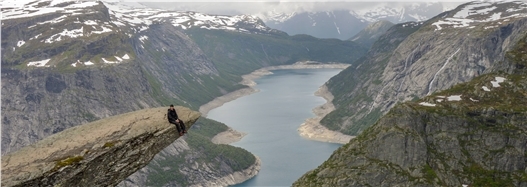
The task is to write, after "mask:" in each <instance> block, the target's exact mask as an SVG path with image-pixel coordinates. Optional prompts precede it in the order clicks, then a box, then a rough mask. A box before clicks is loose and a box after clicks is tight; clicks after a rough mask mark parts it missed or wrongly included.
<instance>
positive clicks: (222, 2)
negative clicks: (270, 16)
mask: <svg viewBox="0 0 527 187" xmlns="http://www.w3.org/2000/svg"><path fill="white" fill-rule="evenodd" d="M122 1H124V2H139V3H141V4H143V5H146V6H149V7H153V8H161V9H170V10H179V11H196V12H203V13H209V14H221V15H235V14H253V15H254V14H260V13H263V12H269V11H273V12H280V13H291V12H297V13H300V12H307V11H309V12H313V11H333V10H355V11H360V10H365V9H371V8H372V7H376V6H379V5H381V4H389V5H390V6H395V7H398V6H400V5H402V4H408V3H427V2H428V3H433V2H438V1H437V0H436V1H432V0H405V1H396V0H382V1H381V0H373V1H364V0H280V1H278V0H260V1H247V0H228V1H226V0H137V1H136V0H122ZM441 2H442V3H443V4H445V5H447V6H448V7H452V6H454V7H455V6H457V5H459V4H461V3H464V2H466V1H460V0H444V1H441Z"/></svg>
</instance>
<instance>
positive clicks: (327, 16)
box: [257, 2, 449, 40]
mask: <svg viewBox="0 0 527 187" xmlns="http://www.w3.org/2000/svg"><path fill="white" fill-rule="evenodd" d="M345 6H349V7H342V9H341V10H335V11H320V12H292V13H283V12H279V11H276V10H272V11H268V12H264V13H261V14H258V15H257V16H258V17H260V18H261V19H262V20H263V21H264V22H265V24H266V25H267V26H268V27H271V28H274V29H278V30H281V31H284V32H286V33H288V34H290V35H295V34H308V35H312V36H315V37H318V38H338V39H341V40H346V39H349V38H351V37H352V36H354V35H355V34H357V33H359V32H360V31H361V30H362V29H364V28H365V27H366V26H367V25H369V24H370V23H374V22H377V21H381V20H384V21H390V22H392V23H403V22H408V21H424V20H428V19H430V18H432V17H433V16H436V15H437V14H439V13H441V12H443V11H445V10H448V9H449V7H448V6H445V5H444V4H442V3H416V2H413V3H394V2H388V3H380V2H371V3H364V2H362V3H357V2H355V3H348V4H345ZM356 7H368V8H364V9H358V8H356ZM353 9H356V10H353Z"/></svg>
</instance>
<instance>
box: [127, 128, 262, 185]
mask: <svg viewBox="0 0 527 187" xmlns="http://www.w3.org/2000/svg"><path fill="white" fill-rule="evenodd" d="M226 129H228V127H227V126H226V125H225V124H221V123H219V122H215V121H213V120H209V119H206V118H201V119H200V120H198V122H196V123H195V124H194V126H193V128H192V131H190V132H189V133H188V135H186V136H184V137H183V138H180V139H178V140H176V141H175V142H174V143H173V144H172V145H170V146H168V147H167V148H165V149H164V150H163V151H162V152H161V153H160V154H158V155H156V156H155V157H154V159H153V160H152V162H150V163H149V164H148V165H147V166H146V167H144V168H142V169H140V170H139V171H137V172H136V173H134V174H132V175H131V176H129V177H128V178H126V180H124V181H122V182H121V183H119V185H118V186H121V187H143V186H228V185H234V184H238V183H241V182H243V181H245V180H247V179H250V178H251V177H254V176H255V175H256V174H257V173H258V172H259V170H260V160H259V159H258V158H256V157H255V156H253V155H252V154H251V153H249V152H248V151H246V150H244V149H242V148H239V147H234V146H230V145H217V144H213V143H212V142H211V139H212V137H214V136H215V135H216V134H217V133H219V132H223V131H225V130H226Z"/></svg>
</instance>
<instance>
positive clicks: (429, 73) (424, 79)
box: [322, 1, 527, 134]
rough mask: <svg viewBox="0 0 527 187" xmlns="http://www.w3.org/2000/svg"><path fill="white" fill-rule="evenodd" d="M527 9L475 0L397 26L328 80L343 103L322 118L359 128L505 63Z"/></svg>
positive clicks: (526, 25)
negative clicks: (402, 105) (406, 103)
mask: <svg viewBox="0 0 527 187" xmlns="http://www.w3.org/2000/svg"><path fill="white" fill-rule="evenodd" d="M526 10H527V4H526V3H525V2H519V1H516V2H496V3H488V2H473V3H467V4H464V5H461V6H459V7H458V8H456V9H454V10H452V11H450V12H445V13H442V14H440V15H438V16H437V17H435V18H433V19H430V20H428V21H426V22H411V23H404V24H398V25H396V26H394V27H392V28H391V29H390V30H388V31H387V32H386V34H385V35H384V36H382V37H380V39H379V40H378V41H377V42H376V43H374V45H373V47H372V48H371V50H370V51H369V52H368V54H367V55H366V56H365V57H363V58H362V59H361V60H359V61H358V62H357V66H354V67H350V68H348V69H346V70H344V71H342V72H341V73H340V74H339V75H337V76H335V77H333V78H332V79H331V80H329V81H328V82H327V86H328V88H329V90H330V91H331V92H332V93H333V95H334V96H335V99H334V100H333V103H334V104H335V106H336V108H337V109H336V110H335V111H333V112H331V113H330V114H328V115H327V116H326V117H325V118H324V119H323V120H322V124H323V125H325V126H327V127H328V128H330V129H332V130H337V131H341V132H344V133H346V134H359V133H360V132H362V131H363V130H364V129H365V128H366V127H368V126H370V125H372V124H373V123H375V121H376V120H377V119H379V117H380V116H382V115H383V114H385V113H386V112H387V111H388V110H389V109H390V108H392V107H393V106H395V104H396V103H398V102H403V101H409V100H414V99H417V98H420V97H423V96H426V95H429V94H431V93H433V92H435V91H438V90H443V89H446V88H449V87H450V86H452V85H455V84H457V83H460V82H466V81H469V80H471V79H472V78H474V77H476V76H478V75H481V74H484V73H488V72H492V71H495V70H499V69H503V68H504V67H503V66H504V65H503V64H502V63H499V62H500V61H503V59H504V57H505V52H506V51H508V50H509V49H510V48H511V47H512V46H513V45H514V44H515V43H516V42H517V41H518V40H519V38H520V37H522V36H523V35H524V34H525V31H526V30H527V18H526V17H527V13H526V12H527V11H526ZM451 33H454V34H451Z"/></svg>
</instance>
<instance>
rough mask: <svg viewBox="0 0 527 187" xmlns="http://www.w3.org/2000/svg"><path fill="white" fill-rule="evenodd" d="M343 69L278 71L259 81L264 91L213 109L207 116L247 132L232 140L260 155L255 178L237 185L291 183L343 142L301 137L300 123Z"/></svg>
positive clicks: (288, 184)
mask: <svg viewBox="0 0 527 187" xmlns="http://www.w3.org/2000/svg"><path fill="white" fill-rule="evenodd" d="M339 71H340V70H339V69H304V70H277V71H273V73H274V74H272V75H268V76H264V77H262V78H260V79H257V80H255V82H256V83H257V85H256V88H257V89H259V90H260V92H258V93H255V94H252V95H249V96H245V97H242V98H239V99H236V100H234V101H231V102H229V103H225V104H224V105H223V106H221V107H218V108H216V109H213V110H211V111H210V112H209V113H208V115H207V117H208V118H211V119H214V120H216V121H220V122H223V123H225V124H227V125H228V126H230V127H232V128H233V129H235V130H237V131H240V132H245V133H247V135H246V136H245V137H244V138H243V139H242V140H240V141H239V142H236V143H234V144H232V145H233V146H238V147H242V148H244V149H246V150H248V151H250V152H251V153H253V154H255V155H256V156H258V157H260V159H261V160H262V168H261V170H260V172H259V173H258V175H256V177H254V178H252V179H250V180H248V181H246V182H244V183H242V184H239V185H236V186H290V185H291V184H292V183H293V182H294V181H296V179H298V178H300V177H301V176H302V175H303V174H305V173H306V172H307V171H309V170H312V169H315V168H316V167H317V166H318V165H320V164H322V163H323V162H324V161H325V160H327V159H328V158H329V156H330V155H331V153H333V151H335V150H336V149H337V148H339V147H340V146H341V145H340V144H333V143H324V142H317V141H312V140H308V139H305V138H302V137H301V136H300V135H299V134H298V132H297V129H298V127H299V126H300V125H301V124H302V123H303V122H304V121H305V120H306V119H308V118H311V117H314V114H313V113H312V109H313V108H315V107H316V106H319V105H322V104H324V102H325V100H324V99H323V98H321V97H317V96H315V95H314V92H315V91H316V90H317V89H318V88H319V87H320V86H321V85H323V84H324V83H325V82H326V81H327V80H329V78H331V77H332V76H334V75H336V74H337V73H338V72H339Z"/></svg>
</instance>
